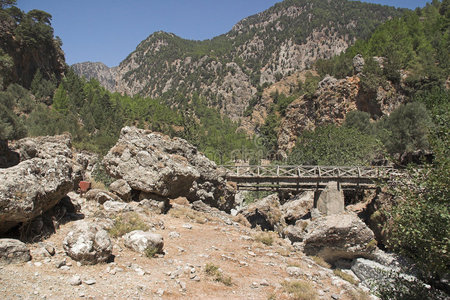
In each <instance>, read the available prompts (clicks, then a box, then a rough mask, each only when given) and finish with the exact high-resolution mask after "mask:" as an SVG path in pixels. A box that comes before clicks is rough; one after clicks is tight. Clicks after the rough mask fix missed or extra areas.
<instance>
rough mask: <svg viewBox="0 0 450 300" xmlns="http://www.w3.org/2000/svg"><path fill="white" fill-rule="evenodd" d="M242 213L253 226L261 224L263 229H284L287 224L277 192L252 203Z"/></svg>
mask: <svg viewBox="0 0 450 300" xmlns="http://www.w3.org/2000/svg"><path fill="white" fill-rule="evenodd" d="M242 215H243V216H244V217H246V218H247V220H248V221H249V222H250V224H251V225H252V227H256V226H260V227H261V229H263V230H271V231H282V230H283V228H284V227H285V226H286V224H285V221H284V219H283V218H282V216H283V214H282V212H281V209H280V201H279V198H278V195H277V194H273V195H269V196H267V197H266V198H264V199H262V200H260V201H257V202H255V203H252V204H250V205H249V206H248V207H247V208H245V210H244V211H243V212H242Z"/></svg>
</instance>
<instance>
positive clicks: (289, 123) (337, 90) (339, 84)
mask: <svg viewBox="0 0 450 300" xmlns="http://www.w3.org/2000/svg"><path fill="white" fill-rule="evenodd" d="M360 76H361V74H358V75H355V76H352V77H347V78H345V79H340V80H337V79H336V78H333V77H329V76H328V77H325V78H324V79H323V80H322V81H321V82H320V83H319V87H318V89H317V91H316V92H315V93H314V95H313V96H312V97H308V96H302V97H299V98H298V99H296V100H294V101H293V102H292V103H291V104H290V105H289V106H288V107H287V109H286V116H285V118H283V119H282V121H281V124H280V129H279V132H278V146H279V149H280V150H283V151H286V152H288V151H290V150H291V149H292V148H293V147H294V146H295V143H296V141H297V138H298V136H299V135H300V134H301V133H302V132H303V131H304V130H312V129H314V128H315V127H316V126H319V125H323V124H330V123H334V124H342V123H343V122H344V119H345V116H346V115H347V113H348V112H350V111H352V110H360V111H365V112H367V113H369V114H370V115H371V116H372V118H374V119H377V118H379V117H381V116H383V115H389V114H390V113H391V112H392V111H393V110H394V109H396V108H397V107H398V106H399V105H400V104H402V103H404V102H405V101H406V100H407V99H406V97H405V96H404V95H403V94H402V93H401V92H399V91H397V89H396V88H395V87H394V86H393V85H392V84H391V83H390V82H388V81H386V82H385V84H384V85H383V86H379V87H378V89H377V91H375V92H366V91H365V90H364V89H362V88H361V77H360Z"/></svg>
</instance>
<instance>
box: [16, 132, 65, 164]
mask: <svg viewBox="0 0 450 300" xmlns="http://www.w3.org/2000/svg"><path fill="white" fill-rule="evenodd" d="M9 148H10V149H11V151H14V152H16V153H17V154H19V157H20V161H26V160H29V159H32V158H36V157H37V158H42V159H52V158H54V157H55V156H65V157H67V158H72V157H73V153H72V140H71V136H70V134H62V135H55V136H40V137H28V138H24V139H21V140H18V141H16V142H12V143H10V145H9Z"/></svg>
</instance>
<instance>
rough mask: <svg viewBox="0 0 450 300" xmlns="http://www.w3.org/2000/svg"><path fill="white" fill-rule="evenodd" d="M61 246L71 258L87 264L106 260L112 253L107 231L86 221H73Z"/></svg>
mask: <svg viewBox="0 0 450 300" xmlns="http://www.w3.org/2000/svg"><path fill="white" fill-rule="evenodd" d="M63 247H64V250H65V251H66V253H67V255H69V256H70V257H71V258H72V259H74V260H76V261H79V262H81V263H82V264H87V265H93V264H97V263H102V262H106V261H107V260H108V259H109V258H110V257H111V254H112V243H111V240H110V238H109V235H108V233H107V232H106V231H105V230H104V229H102V228H101V227H100V226H99V225H97V224H94V223H91V222H86V221H77V222H75V224H74V227H73V229H72V230H71V231H70V232H69V233H68V234H67V236H66V238H65V239H64V241H63Z"/></svg>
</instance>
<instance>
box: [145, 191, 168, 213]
mask: <svg viewBox="0 0 450 300" xmlns="http://www.w3.org/2000/svg"><path fill="white" fill-rule="evenodd" d="M145 194H147V193H141V196H139V198H142V200H140V201H139V206H140V207H143V208H146V209H148V210H150V211H152V212H155V213H158V214H165V213H166V212H168V211H169V209H170V208H171V205H170V201H169V199H167V198H166V199H158V200H155V199H153V198H152V197H150V195H145Z"/></svg>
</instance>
